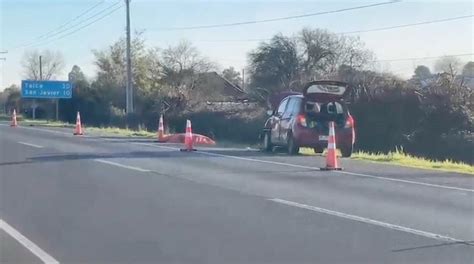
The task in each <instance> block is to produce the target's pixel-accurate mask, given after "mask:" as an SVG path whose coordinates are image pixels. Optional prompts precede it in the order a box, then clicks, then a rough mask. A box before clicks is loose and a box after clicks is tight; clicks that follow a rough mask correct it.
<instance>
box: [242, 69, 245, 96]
mask: <svg viewBox="0 0 474 264" xmlns="http://www.w3.org/2000/svg"><path fill="white" fill-rule="evenodd" d="M242 90H244V91H245V69H242Z"/></svg>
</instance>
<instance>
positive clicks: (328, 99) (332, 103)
mask: <svg viewBox="0 0 474 264" xmlns="http://www.w3.org/2000/svg"><path fill="white" fill-rule="evenodd" d="M349 92H350V88H349V85H348V84H347V83H344V82H338V81H313V82H309V83H308V84H306V86H305V87H304V89H303V96H304V101H305V106H304V109H305V115H306V119H307V123H308V126H309V127H311V128H315V129H317V130H318V131H319V133H320V134H323V135H327V134H328V131H329V121H334V122H335V124H336V127H343V126H344V124H345V121H346V115H347V109H346V107H345V106H344V104H342V102H341V101H342V99H343V98H344V97H345V96H346V95H347V94H348V93H349Z"/></svg>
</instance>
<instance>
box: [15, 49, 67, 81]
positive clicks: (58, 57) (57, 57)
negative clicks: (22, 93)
mask: <svg viewBox="0 0 474 264" xmlns="http://www.w3.org/2000/svg"><path fill="white" fill-rule="evenodd" d="M40 56H41V64H42V76H40V61H39V57H40ZM21 65H22V67H23V74H24V77H25V78H26V79H29V80H39V79H41V78H42V79H43V80H50V79H54V78H55V77H57V75H59V74H60V73H61V72H62V70H63V68H64V59H63V56H62V54H61V53H60V52H58V51H56V52H53V51H50V50H44V51H41V52H40V51H38V50H33V51H28V52H26V53H25V54H24V55H23V59H22V61H21Z"/></svg>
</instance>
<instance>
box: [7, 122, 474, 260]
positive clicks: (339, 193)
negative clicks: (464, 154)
mask: <svg viewBox="0 0 474 264" xmlns="http://www.w3.org/2000/svg"><path fill="white" fill-rule="evenodd" d="M179 147H180V146H176V145H167V144H159V143H155V142H153V141H151V140H144V139H124V138H104V137H98V136H93V135H92V136H91V135H88V136H84V137H74V136H72V131H71V130H70V129H47V128H38V127H18V128H10V127H8V126H6V125H5V123H3V124H0V187H1V192H0V219H2V221H3V222H4V223H5V224H4V225H0V227H3V228H0V243H1V244H0V250H1V251H0V253H1V256H0V262H1V263H21V264H28V263H45V262H50V263H474V241H473V240H474V177H473V176H469V175H462V174H453V173H443V172H436V171H430V170H417V169H408V168H402V167H398V166H389V165H381V164H375V163H367V162H361V161H351V160H346V159H343V160H342V164H343V166H344V167H345V170H344V171H343V172H323V171H319V170H318V167H320V166H322V165H323V163H324V161H323V158H322V157H308V156H296V157H288V156H286V155H282V154H273V155H269V154H265V153H261V152H258V151H253V150H241V149H224V148H201V149H200V151H198V152H193V153H183V152H180V151H179V150H178V148H179Z"/></svg>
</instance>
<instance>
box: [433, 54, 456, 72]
mask: <svg viewBox="0 0 474 264" xmlns="http://www.w3.org/2000/svg"><path fill="white" fill-rule="evenodd" d="M460 68H461V61H459V59H458V58H456V57H452V56H445V57H442V58H440V59H438V60H437V61H436V62H435V66H434V69H435V71H437V72H440V73H448V74H450V75H451V76H454V75H456V74H457V73H458V71H459V69H460Z"/></svg>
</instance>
